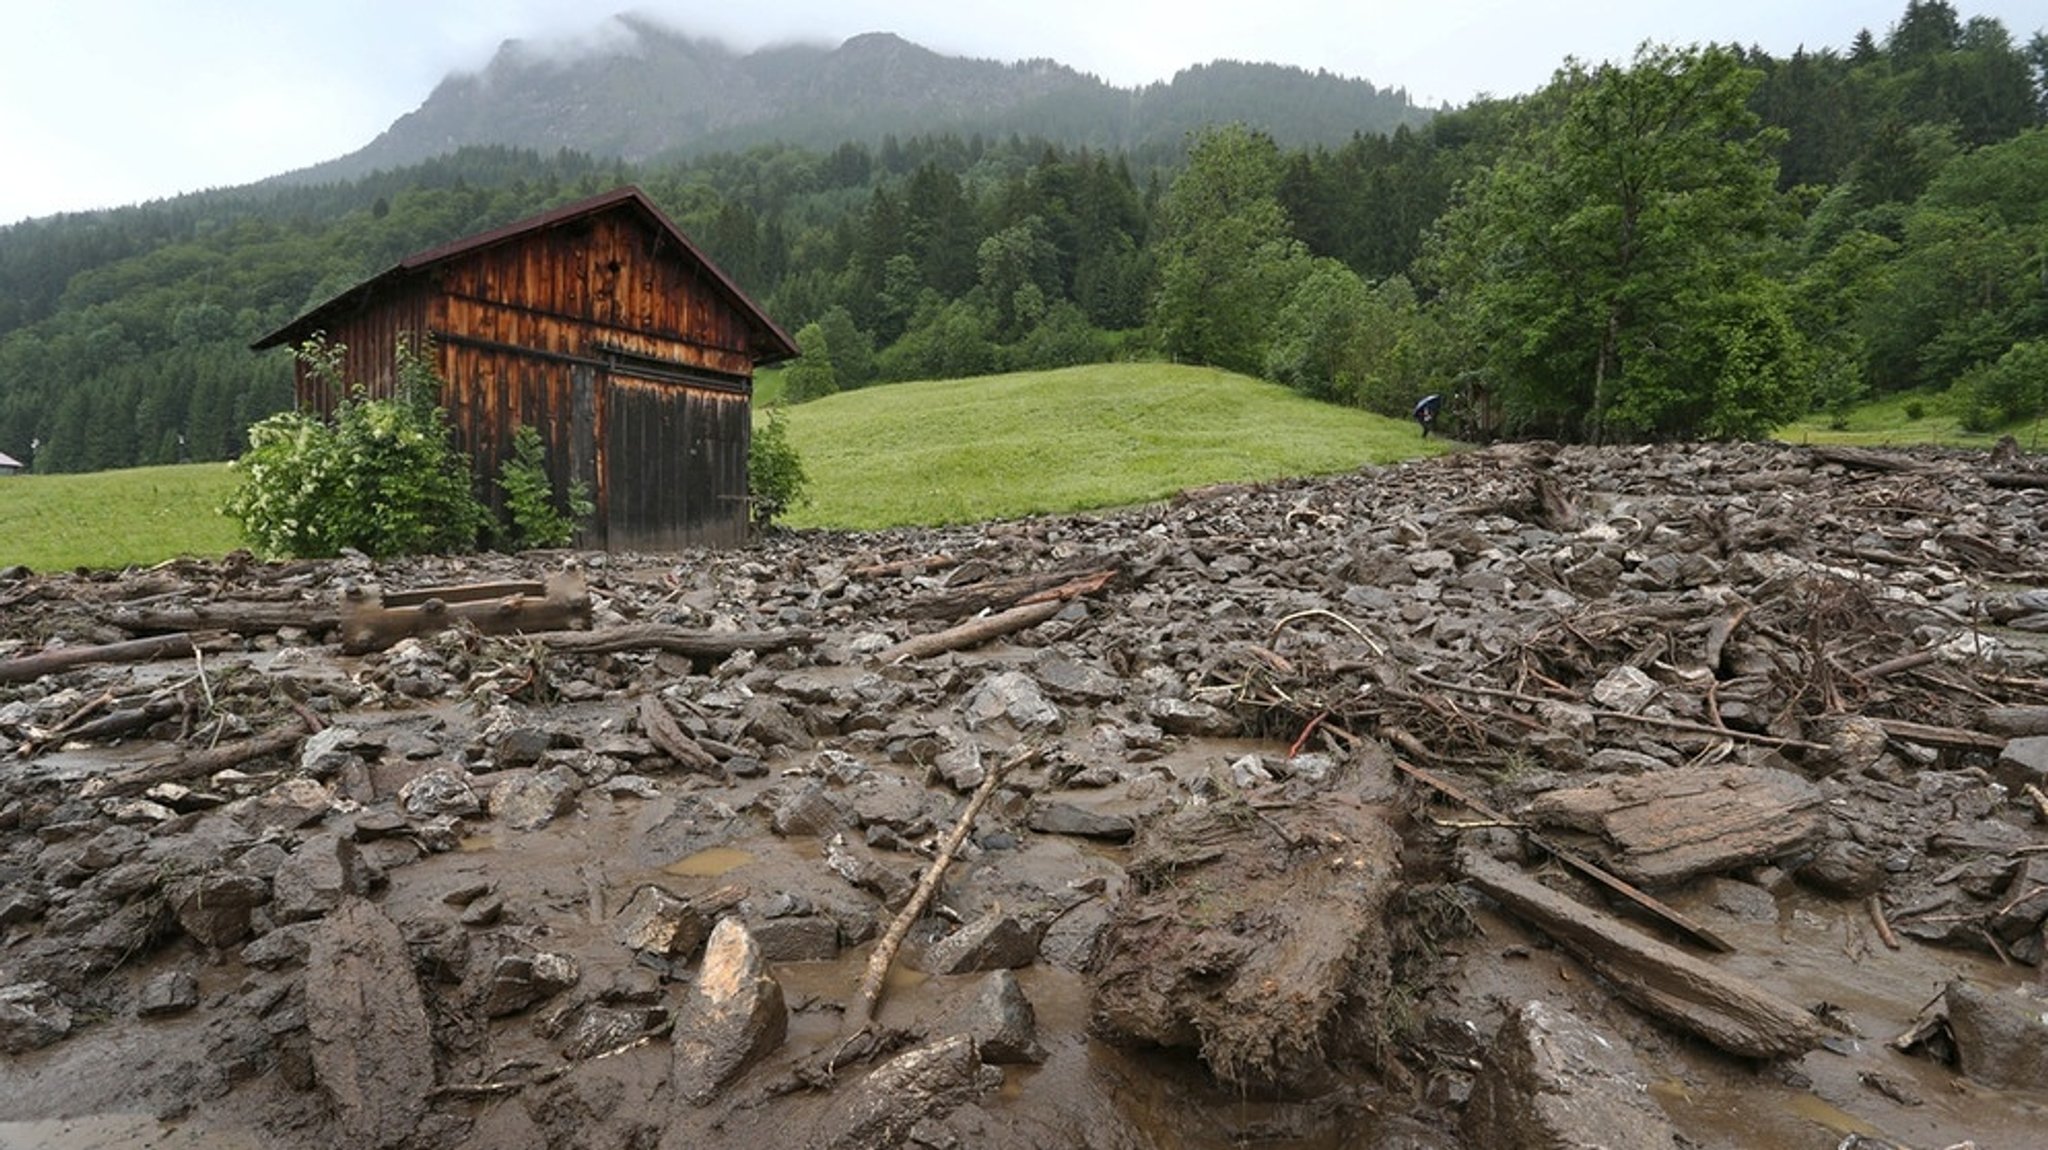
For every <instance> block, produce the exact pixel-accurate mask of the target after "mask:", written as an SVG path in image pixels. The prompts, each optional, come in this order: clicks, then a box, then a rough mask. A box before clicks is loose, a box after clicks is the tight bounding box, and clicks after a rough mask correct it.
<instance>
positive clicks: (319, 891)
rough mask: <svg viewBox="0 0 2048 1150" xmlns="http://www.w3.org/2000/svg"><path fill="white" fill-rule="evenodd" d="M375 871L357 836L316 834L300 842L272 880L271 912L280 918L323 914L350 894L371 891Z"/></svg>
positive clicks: (288, 919)
mask: <svg viewBox="0 0 2048 1150" xmlns="http://www.w3.org/2000/svg"><path fill="white" fill-rule="evenodd" d="M371 886H372V875H371V871H370V868H369V867H368V866H367V865H365V864H364V862H363V855H362V848H361V847H358V846H357V845H356V844H355V840H353V839H348V838H344V837H342V836H341V835H337V834H320V835H314V836H313V837H311V838H309V839H307V840H306V841H305V842H303V843H300V844H299V849H297V850H295V851H293V852H292V854H291V857H290V858H287V859H286V860H285V861H284V865H283V866H280V867H278V868H277V877H276V878H275V879H273V880H272V882H271V890H272V906H271V911H270V913H271V916H272V917H273V918H275V919H276V920H277V921H279V922H304V921H305V920H307V919H310V918H319V917H320V916H321V915H323V914H326V913H328V912H329V911H332V910H333V909H334V908H335V907H337V906H340V905H341V901H342V899H344V898H346V897H348V896H350V895H363V894H368V893H369V892H370V888H371Z"/></svg>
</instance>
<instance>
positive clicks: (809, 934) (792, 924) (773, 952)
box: [747, 914, 839, 962]
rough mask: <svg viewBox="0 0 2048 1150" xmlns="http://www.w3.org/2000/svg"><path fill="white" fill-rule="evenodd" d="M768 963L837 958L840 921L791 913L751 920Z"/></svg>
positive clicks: (755, 937)
mask: <svg viewBox="0 0 2048 1150" xmlns="http://www.w3.org/2000/svg"><path fill="white" fill-rule="evenodd" d="M747 928H748V929H749V930H751V931H753V932H754V941H755V942H757V943H759V944H760V947H761V953H762V955H764V956H765V957H766V958H767V959H768V961H769V962H829V961H831V960H832V959H835V958H838V957H839V924H838V923H836V922H834V921H832V920H831V919H830V918H827V917H825V916H824V915H816V914H805V915H791V916H788V917H784V918H771V919H764V920H762V921H760V922H750V923H748V924H747Z"/></svg>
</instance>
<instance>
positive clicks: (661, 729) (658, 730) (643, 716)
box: [640, 695, 718, 773]
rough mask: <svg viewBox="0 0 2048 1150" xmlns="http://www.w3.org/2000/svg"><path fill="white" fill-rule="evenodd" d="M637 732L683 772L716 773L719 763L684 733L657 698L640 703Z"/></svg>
mask: <svg viewBox="0 0 2048 1150" xmlns="http://www.w3.org/2000/svg"><path fill="white" fill-rule="evenodd" d="M640 730H641V732H642V733H643V734H645V735H646V736H647V741H648V742H650V743H653V744H654V745H655V746H656V747H657V748H659V749H660V751H661V752H662V753H663V754H665V755H667V756H668V757H669V758H671V759H674V760H675V761H676V762H677V763H678V764H679V765H681V766H682V768H683V769H684V770H686V771H703V772H706V773H716V772H717V771H718V760H717V759H715V758H712V757H711V752H709V751H707V750H705V749H704V748H703V747H702V746H700V745H698V743H697V740H695V739H693V738H691V737H690V736H689V735H688V734H687V733H685V732H684V730H683V728H682V725H681V724H679V723H677V722H676V719H675V716H674V715H671V714H669V712H668V705H667V704H666V703H663V702H662V701H661V699H660V697H659V696H655V695H648V696H647V697H645V698H643V699H641V700H640Z"/></svg>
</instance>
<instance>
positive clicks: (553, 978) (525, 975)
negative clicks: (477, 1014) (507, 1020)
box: [477, 951, 583, 1018]
mask: <svg viewBox="0 0 2048 1150" xmlns="http://www.w3.org/2000/svg"><path fill="white" fill-rule="evenodd" d="M582 977H583V975H582V972H581V971H580V970H578V969H577V966H576V960H575V959H573V958H570V957H569V956H568V955H564V954H553V953H550V952H547V951H541V952H539V953H532V954H507V955H503V956H501V957H500V958H499V959H498V961H497V962H496V963H495V964H493V965H492V967H491V974H490V979H489V981H488V982H486V983H485V985H484V992H483V997H482V999H481V1000H480V1001H479V1002H478V1004H477V1008H478V1009H479V1010H481V1011H482V1012H483V1015H484V1017H485V1018H503V1017H505V1016H506V1015H508V1014H517V1013H519V1012H520V1011H522V1010H525V1009H526V1008H528V1007H530V1006H532V1005H533V1004H534V1003H536V1002H542V1001H545V1000H546V999H549V998H553V997H554V996H555V995H557V994H560V993H561V992H563V991H565V990H567V989H569V988H570V987H572V986H574V985H576V982H577V980H578V979H580V978H582Z"/></svg>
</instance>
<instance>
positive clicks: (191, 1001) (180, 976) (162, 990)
mask: <svg viewBox="0 0 2048 1150" xmlns="http://www.w3.org/2000/svg"><path fill="white" fill-rule="evenodd" d="M198 1005H199V980H198V979H197V978H194V977H192V973H191V972H190V971H185V970H168V971H165V972H164V973H162V974H159V975H157V976H156V977H155V978H152V979H150V980H149V981H148V982H145V983H143V984H142V992H141V993H140V994H138V995H136V998H135V1013H136V1014H139V1015H141V1016H142V1017H144V1018H155V1017H158V1016H160V1015H167V1014H183V1013H184V1012H186V1011H188V1010H190V1009H192V1008H193V1007H195V1006H198Z"/></svg>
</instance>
